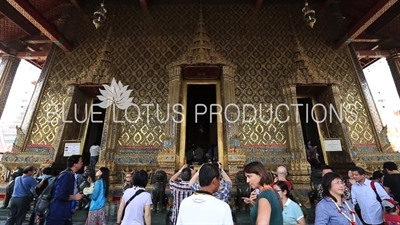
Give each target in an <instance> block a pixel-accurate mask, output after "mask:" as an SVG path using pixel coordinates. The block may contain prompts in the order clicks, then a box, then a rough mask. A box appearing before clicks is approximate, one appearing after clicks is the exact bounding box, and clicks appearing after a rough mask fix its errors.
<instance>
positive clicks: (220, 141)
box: [179, 80, 224, 166]
mask: <svg viewBox="0 0 400 225" xmlns="http://www.w3.org/2000/svg"><path fill="white" fill-rule="evenodd" d="M189 85H215V89H216V96H215V99H216V104H215V107H212V109H211V107H210V106H208V108H207V110H208V111H210V110H212V111H213V112H214V113H217V112H219V115H217V116H216V119H217V143H216V144H217V147H218V157H219V159H220V160H221V159H224V151H223V150H224V133H223V116H224V112H223V109H222V97H221V83H220V81H219V80H186V81H183V82H182V105H183V110H182V113H183V115H184V116H183V117H184V119H183V120H182V123H181V124H180V137H179V165H180V166H183V165H184V164H185V163H186V160H185V153H186V150H187V148H186V147H187V140H186V138H187V136H186V131H187V130H186V129H187V122H188V121H187V118H188V116H189V115H188V87H189Z"/></svg>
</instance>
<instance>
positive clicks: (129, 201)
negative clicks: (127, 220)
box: [121, 189, 145, 222]
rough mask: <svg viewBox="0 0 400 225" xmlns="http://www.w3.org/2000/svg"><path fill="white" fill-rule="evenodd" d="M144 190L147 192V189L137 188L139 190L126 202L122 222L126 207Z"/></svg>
mask: <svg viewBox="0 0 400 225" xmlns="http://www.w3.org/2000/svg"><path fill="white" fill-rule="evenodd" d="M143 192H145V190H143V189H140V190H137V191H136V192H135V194H134V195H133V196H132V197H131V198H130V199H129V200H128V201H127V202H126V203H125V207H124V211H122V216H121V222H122V220H123V219H124V216H125V210H126V207H127V206H128V205H129V203H131V201H132V200H133V199H134V198H135V197H136V196H138V195H140V194H141V193H143Z"/></svg>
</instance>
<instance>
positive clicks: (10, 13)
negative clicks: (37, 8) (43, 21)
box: [0, 0, 40, 35]
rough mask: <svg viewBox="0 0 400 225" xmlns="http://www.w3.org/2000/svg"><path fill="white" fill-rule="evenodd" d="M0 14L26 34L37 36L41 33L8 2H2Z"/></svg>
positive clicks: (4, 0)
mask: <svg viewBox="0 0 400 225" xmlns="http://www.w3.org/2000/svg"><path fill="white" fill-rule="evenodd" d="M0 12H1V13H2V14H3V15H4V16H5V17H7V18H8V19H9V20H11V21H12V22H13V23H14V24H15V25H17V26H18V27H19V28H21V29H22V30H23V31H24V32H25V33H26V34H29V35H36V34H39V33H40V31H39V30H38V29H37V28H36V27H35V26H34V25H33V24H32V23H30V22H29V20H27V19H26V18H25V17H24V16H22V15H21V14H20V13H19V12H18V11H17V10H16V9H15V8H14V7H12V5H10V4H9V3H8V2H7V1H6V0H0Z"/></svg>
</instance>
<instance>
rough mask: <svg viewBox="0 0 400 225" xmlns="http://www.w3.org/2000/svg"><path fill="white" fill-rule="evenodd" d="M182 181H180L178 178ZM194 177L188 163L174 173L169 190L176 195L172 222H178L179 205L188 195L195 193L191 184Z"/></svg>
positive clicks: (173, 224)
mask: <svg viewBox="0 0 400 225" xmlns="http://www.w3.org/2000/svg"><path fill="white" fill-rule="evenodd" d="M179 177H180V178H181V181H178V178H179ZM191 177H192V171H191V169H190V168H188V167H187V165H184V166H183V167H182V168H181V169H180V170H179V171H178V172H177V173H176V174H174V175H173V176H172V177H171V179H170V180H169V190H170V191H171V194H172V196H174V202H173V207H172V215H171V223H172V225H175V224H176V218H177V217H178V212H179V206H180V205H181V202H182V200H183V199H185V198H186V197H189V196H190V195H192V194H193V190H192V188H191V187H190V186H189V181H190V178H191Z"/></svg>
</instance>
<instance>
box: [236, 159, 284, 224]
mask: <svg viewBox="0 0 400 225" xmlns="http://www.w3.org/2000/svg"><path fill="white" fill-rule="evenodd" d="M243 171H244V174H245V176H246V181H247V183H248V184H249V185H250V186H251V188H253V189H258V190H259V191H260V193H259V194H258V198H257V200H256V202H255V204H254V207H253V208H251V211H250V218H251V224H252V225H265V224H271V225H282V224H283V218H282V208H281V203H280V200H279V198H278V196H277V194H276V193H275V191H274V189H273V188H272V187H271V184H272V183H273V181H274V177H273V175H272V174H271V173H268V172H267V171H266V170H265V168H264V165H263V164H262V163H260V162H251V163H249V164H247V165H246V166H245V167H244V169H243Z"/></svg>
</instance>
